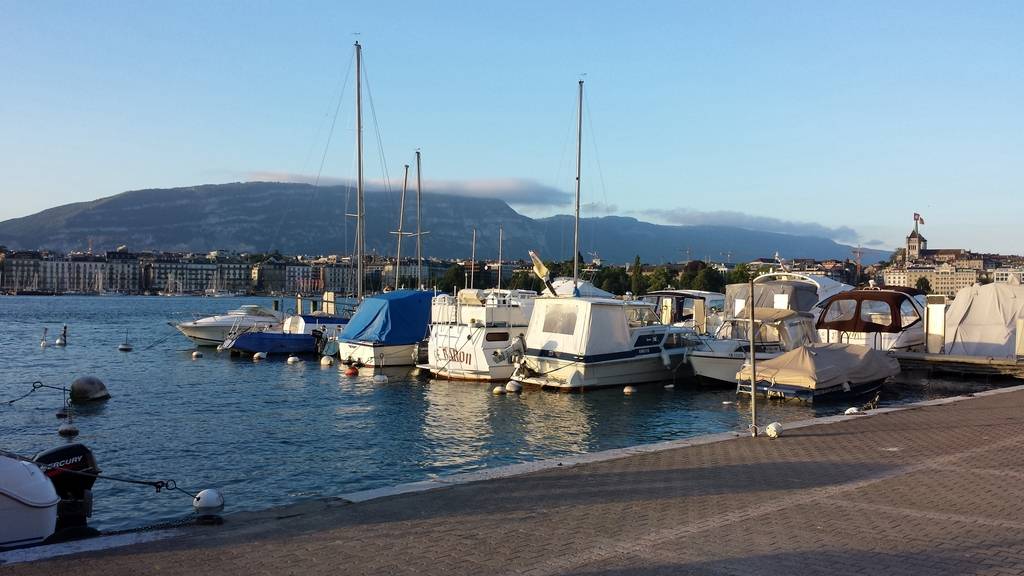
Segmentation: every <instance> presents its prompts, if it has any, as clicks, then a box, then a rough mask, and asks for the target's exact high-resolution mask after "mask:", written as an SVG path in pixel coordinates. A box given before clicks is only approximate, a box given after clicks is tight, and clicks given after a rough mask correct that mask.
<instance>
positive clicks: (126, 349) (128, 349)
mask: <svg viewBox="0 0 1024 576" xmlns="http://www.w3.org/2000/svg"><path fill="white" fill-rule="evenodd" d="M117 349H118V350H120V351H121V352H131V351H132V345H131V344H129V343H127V342H122V343H120V344H118V345H117Z"/></svg>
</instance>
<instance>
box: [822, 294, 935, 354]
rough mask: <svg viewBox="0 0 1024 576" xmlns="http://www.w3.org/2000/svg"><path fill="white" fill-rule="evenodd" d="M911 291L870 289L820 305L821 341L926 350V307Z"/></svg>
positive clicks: (839, 296)
mask: <svg viewBox="0 0 1024 576" xmlns="http://www.w3.org/2000/svg"><path fill="white" fill-rule="evenodd" d="M917 294H918V291H917V290H914V289H912V288H886V289H880V288H867V289H860V290H850V291H848V292H840V293H839V294H836V295H834V296H832V297H831V298H827V299H825V300H823V301H822V302H821V303H819V304H818V305H817V308H819V309H820V311H819V312H818V314H817V317H818V321H817V322H816V323H815V326H816V327H817V329H818V336H819V338H820V339H821V341H822V342H842V343H846V344H858V345H860V346H867V347H868V348H874V349H876V350H883V351H890V350H891V351H895V352H921V351H923V350H924V316H925V310H924V305H923V304H922V303H921V301H920V300H918V298H916V297H915V296H916V295H917Z"/></svg>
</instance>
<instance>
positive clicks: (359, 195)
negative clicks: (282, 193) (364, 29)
mask: <svg viewBox="0 0 1024 576" xmlns="http://www.w3.org/2000/svg"><path fill="white" fill-rule="evenodd" d="M362 58H363V47H362V46H360V45H359V42H356V164H357V168H356V298H357V299H359V300H360V301H361V300H362V299H363V251H364V249H365V246H364V245H363V241H364V240H365V237H366V236H365V233H364V230H363V228H364V227H365V222H364V221H363V219H364V217H365V214H364V213H363V210H364V207H363V88H362Z"/></svg>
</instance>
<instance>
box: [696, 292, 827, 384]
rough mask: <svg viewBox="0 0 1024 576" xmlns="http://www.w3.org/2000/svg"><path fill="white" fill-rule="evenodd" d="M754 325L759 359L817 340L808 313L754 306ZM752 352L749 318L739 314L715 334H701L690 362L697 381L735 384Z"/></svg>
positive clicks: (756, 356) (756, 350)
mask: <svg viewBox="0 0 1024 576" xmlns="http://www.w3.org/2000/svg"><path fill="white" fill-rule="evenodd" d="M754 324H755V325H756V326H757V331H756V332H755V335H754V340H755V343H754V353H755V358H756V359H757V360H758V361H759V362H760V361H761V360H767V359H769V358H774V357H776V356H778V355H780V354H782V353H783V352H786V351H789V350H792V349H794V348H796V347H798V346H801V345H803V344H807V343H810V342H817V341H818V335H817V332H816V331H815V329H814V318H813V316H812V315H811V314H809V313H806V312H796V311H794V310H787V309H779V308H754ZM749 355H750V320H749V318H739V317H737V318H731V319H729V320H726V321H725V323H724V324H722V326H721V328H719V330H718V333H717V334H716V335H715V336H708V335H701V336H700V337H699V339H698V342H697V343H696V345H695V346H694V347H693V348H692V349H691V350H689V353H688V354H687V361H688V362H689V363H690V366H692V367H693V375H694V377H696V378H697V380H698V381H701V382H703V383H707V384H717V385H729V386H732V385H735V384H736V372H738V371H739V369H740V368H742V367H743V364H744V363H745V362H746V360H747V358H748V357H749Z"/></svg>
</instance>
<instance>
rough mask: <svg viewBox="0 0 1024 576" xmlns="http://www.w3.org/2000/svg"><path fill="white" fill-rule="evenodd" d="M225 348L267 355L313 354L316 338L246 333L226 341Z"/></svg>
mask: <svg viewBox="0 0 1024 576" xmlns="http://www.w3.org/2000/svg"><path fill="white" fill-rule="evenodd" d="M224 344H225V345H224V348H225V349H227V350H234V351H238V352H247V353H256V352H266V353H267V354H313V353H315V352H316V350H317V349H316V345H317V342H316V338H315V337H314V336H313V335H312V334H283V333H281V332H245V333H243V334H239V335H238V336H237V337H236V338H235V339H233V340H229V341H225V343H224Z"/></svg>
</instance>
